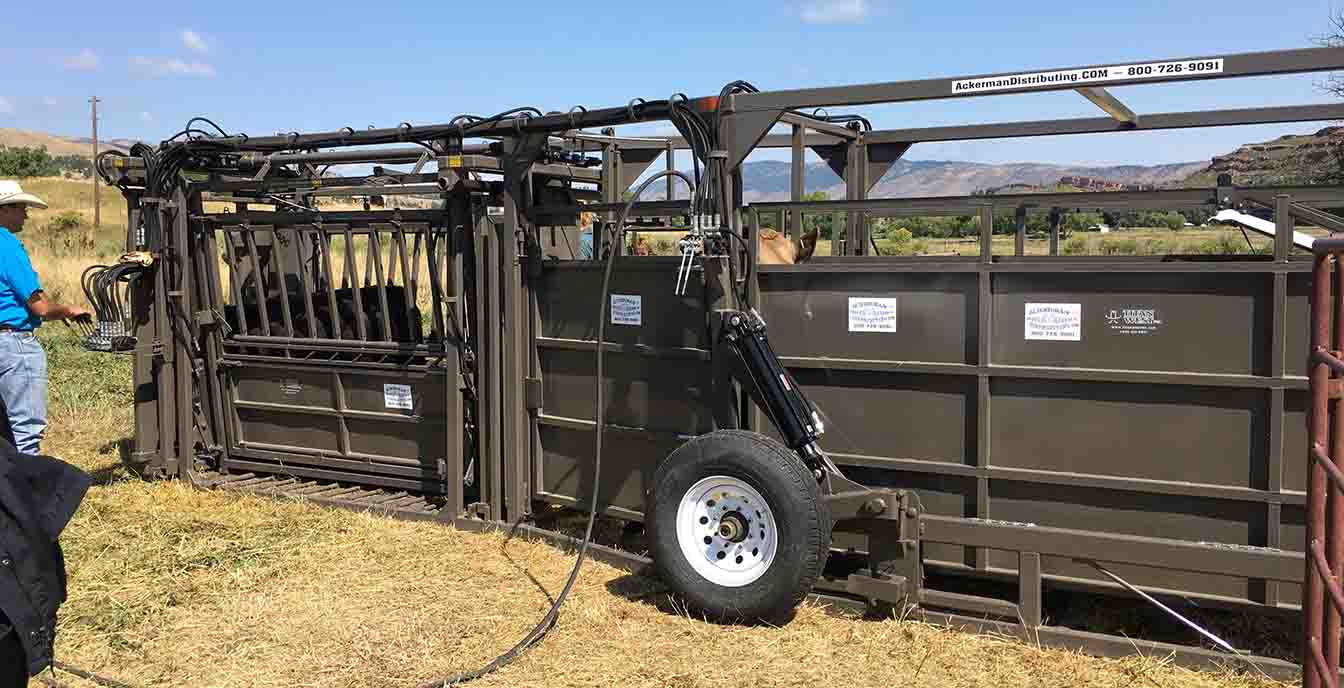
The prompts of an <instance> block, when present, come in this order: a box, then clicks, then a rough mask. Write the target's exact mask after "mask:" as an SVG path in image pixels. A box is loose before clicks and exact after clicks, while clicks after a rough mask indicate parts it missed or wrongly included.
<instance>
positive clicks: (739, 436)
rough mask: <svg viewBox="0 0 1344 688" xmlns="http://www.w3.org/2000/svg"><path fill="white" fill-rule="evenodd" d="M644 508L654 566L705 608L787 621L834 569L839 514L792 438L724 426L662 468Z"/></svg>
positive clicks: (712, 613)
mask: <svg viewBox="0 0 1344 688" xmlns="http://www.w3.org/2000/svg"><path fill="white" fill-rule="evenodd" d="M645 514H646V516H647V518H648V520H649V528H648V531H649V534H650V545H651V550H652V553H653V561H654V567H655V569H656V570H657V572H658V574H659V575H660V576H661V577H662V579H663V580H664V581H665V582H666V583H667V584H668V585H669V586H670V587H671V588H672V590H673V591H674V592H676V593H677V594H678V595H680V596H681V597H682V598H683V599H684V600H685V601H686V602H687V604H688V605H689V606H690V607H691V608H692V609H694V610H695V611H696V612H697V613H699V614H703V615H705V616H708V617H711V618H714V619H717V620H722V621H732V622H737V621H745V622H757V621H764V622H767V623H781V622H785V621H788V620H789V619H790V618H791V617H792V616H793V611H794V608H795V607H796V606H797V605H798V603H799V602H801V601H802V600H803V598H804V597H805V596H806V595H807V593H808V592H809V591H810V590H811V589H812V584H813V583H814V582H816V580H817V576H819V575H820V574H821V570H822V568H823V567H824V566H825V565H826V554H827V552H828V551H829V549H830V541H831V519H830V513H829V512H828V511H827V509H826V505H825V503H824V502H822V499H821V490H820V488H819V487H818V485H817V481H816V479H815V478H814V477H813V476H812V473H811V471H809V470H808V469H807V467H806V466H805V465H804V464H803V462H802V461H801V460H800V459H799V458H798V457H797V456H796V455H795V454H794V453H793V452H792V451H790V450H789V449H788V447H785V446H784V445H783V444H780V443H779V442H777V441H775V440H772V439H770V438H767V437H765V436H763V435H759V434H756V433H752V432H744V431H739V430H720V431H717V432H712V433H710V434H707V435H703V436H701V437H697V438H695V439H693V440H691V441H690V442H687V443H686V444H684V445H682V446H680V447H678V448H677V450H676V451H674V452H672V453H671V454H670V455H668V457H667V458H666V459H664V460H663V462H662V464H661V465H659V466H658V470H657V472H655V473H654V478H653V487H652V489H651V490H650V492H649V494H648V504H647V505H646V508H645Z"/></svg>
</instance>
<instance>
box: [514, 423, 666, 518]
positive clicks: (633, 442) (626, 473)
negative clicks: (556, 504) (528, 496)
mask: <svg viewBox="0 0 1344 688" xmlns="http://www.w3.org/2000/svg"><path fill="white" fill-rule="evenodd" d="M540 434H541V446H542V456H541V462H542V468H541V480H542V483H541V485H539V486H538V489H540V490H542V491H544V492H547V493H551V494H557V495H565V496H569V497H571V498H573V497H577V498H579V500H580V501H582V500H583V499H584V498H586V496H587V495H590V494H592V485H593V470H592V465H593V459H592V456H593V431H592V430H591V429H583V430H579V429H572V428H562V427H556V426H552V425H549V424H547V423H542V425H541V427H540ZM682 442H683V440H680V439H677V438H676V437H675V436H673V435H646V434H642V433H632V432H620V431H614V432H613V431H608V432H607V433H606V434H605V435H604V437H603V442H602V443H603V445H604V446H603V457H602V458H603V461H602V475H601V477H600V482H599V484H598V499H599V500H600V501H601V504H600V505H599V506H601V507H604V508H605V507H607V506H618V507H621V508H624V509H627V510H630V511H635V512H643V511H644V490H645V488H646V487H647V485H646V483H645V481H646V480H648V479H649V478H651V477H652V476H653V471H654V469H655V468H657V467H658V462H660V461H662V460H663V457H665V456H667V455H668V454H670V453H672V450H674V449H676V448H677V447H678V446H680V445H681V444H682Z"/></svg>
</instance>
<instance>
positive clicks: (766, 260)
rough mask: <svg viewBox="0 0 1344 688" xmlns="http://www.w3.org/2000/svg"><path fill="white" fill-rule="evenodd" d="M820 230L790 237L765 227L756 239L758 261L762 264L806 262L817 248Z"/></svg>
mask: <svg viewBox="0 0 1344 688" xmlns="http://www.w3.org/2000/svg"><path fill="white" fill-rule="evenodd" d="M817 239H818V231H817V230H815V229H814V230H812V231H811V232H808V233H807V234H804V235H802V236H800V237H798V238H797V239H790V238H789V237H787V236H784V235H783V234H781V233H779V232H776V231H775V230H773V229H763V230H761V233H760V235H759V236H758V237H757V239H756V248H757V251H756V255H757V262H758V263H760V264H761V265H794V264H797V263H805V262H807V261H808V260H809V259H810V258H812V254H813V253H815V252H816V250H817Z"/></svg>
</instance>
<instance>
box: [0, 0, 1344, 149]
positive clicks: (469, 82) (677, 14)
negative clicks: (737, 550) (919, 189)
mask: <svg viewBox="0 0 1344 688" xmlns="http://www.w3.org/2000/svg"><path fill="white" fill-rule="evenodd" d="M1341 2H1344V0H1333V2H1332V1H1331V0H1279V1H1277V2H1266V1H1265V0H1221V1H1220V2H1217V3H1192V2H1155V1H1148V0H1127V1H1126V2H1123V3H1118V2H1117V3H1086V2H1076V1H1075V2H1034V3H1008V2H1002V1H1001V0H1000V1H993V2H970V1H965V2H963V1H958V0H940V1H938V2H928V1H926V0H921V1H919V2H916V1H914V0H784V1H783V2H770V1H760V0H729V1H726V2H725V1H724V0H719V1H717V2H701V1H699V0H683V1H681V2H656V3H625V2H589V3H583V2H534V1H532V0H512V1H510V2H487V3H483V2H471V3H458V2H404V3H398V2H383V3H373V4H370V3H349V4H343V3H339V2H338V3H323V4H322V5H320V6H319V5H317V4H316V3H293V2H274V1H272V2H266V3H254V2H245V1H240V2H226V3H208V4H207V3H182V2H172V3H160V2H156V1H154V0H144V1H142V2H136V3H129V4H126V3H107V2H96V3H94V2H59V3H58V2H47V3H27V4H28V7H27V8H25V11H24V13H23V14H24V16H23V17H21V18H20V17H17V16H12V17H10V18H9V20H8V21H9V22H15V21H21V25H19V26H15V25H11V26H8V27H4V28H6V29H8V30H5V31H4V32H3V35H4V36H5V39H4V40H3V42H0V65H3V66H5V67H6V68H5V69H0V127H17V128H22V129H37V130H42V131H50V132H53V133H60V134H80V135H84V134H87V131H88V104H87V102H86V101H87V99H88V97H89V95H90V94H92V93H95V92H96V93H97V94H98V96H99V97H100V98H101V99H102V103H101V104H100V114H101V124H100V133H102V134H103V135H104V136H118V137H121V136H128V137H140V138H145V139H149V140H154V141H157V140H159V139H162V138H163V137H165V136H167V135H170V134H172V133H173V132H175V131H177V130H178V129H180V128H181V125H182V123H183V122H184V121H185V120H186V119H187V118H189V117H191V116H192V115H198V114H199V115H206V116H209V117H211V118H212V119H215V120H216V121H217V122H219V123H220V124H221V125H223V126H224V127H225V128H227V129H229V130H231V131H245V132H248V133H252V134H259V133H274V132H275V131H278V130H285V131H289V130H301V131H313V130H333V129H338V128H340V127H343V126H352V127H366V126H369V125H376V126H393V125H396V124H397V123H398V122H401V121H410V122H414V123H430V122H444V121H447V120H448V119H450V118H452V116H454V115H456V114H458V113H463V112H470V113H478V114H490V113H494V112H497V111H500V110H503V109H507V108H511V107H516V106H522V105H534V106H537V107H539V108H541V109H543V110H553V109H560V110H567V109H569V108H570V107H571V106H573V105H576V104H583V105H586V106H589V107H598V106H611V105H619V104H623V103H625V102H626V101H628V100H629V99H631V98H633V97H636V96H640V97H644V98H649V99H652V98H662V97H666V96H667V95H669V94H671V93H673V92H676V91H682V92H686V93H689V94H691V95H705V94H710V93H717V92H718V89H719V88H720V87H721V86H722V84H723V83H725V82H727V81H729V80H732V79H746V80H749V81H752V82H753V83H755V84H756V85H757V86H759V87H761V88H762V89H767V90H768V89H784V88H798V87H807V86H821V85H834V84H845V83H867V82H875V81H891V80H900V79H914V78H924V77H942V76H956V75H961V74H977V73H986V72H996V71H1009V70H1018V69H1023V70H1027V69H1034V68H1048V67H1066V66H1075V65H1085V64H1095V63H1105V62H1125V61H1130V60H1145V59H1157V58H1178V57H1187V56H1197V55H1205V54H1218V53H1231V52H1243V51H1254V50H1272V49H1281V48H1295V47H1304V46H1308V45H1311V42H1312V38H1313V37H1315V36H1318V35H1320V34H1321V33H1323V32H1325V31H1326V30H1327V29H1328V28H1329V23H1328V17H1329V16H1330V14H1331V13H1332V11H1335V10H1338V9H1339V8H1340V5H1341ZM319 7H320V9H319ZM370 7H372V8H373V9H372V10H370V9H369V8H370ZM4 23H5V22H0V26H3V24H4ZM90 27H93V28H90ZM16 67H17V68H16ZM1322 78H1323V75H1315V76H1303V77H1268V78H1259V79H1240V80H1227V81H1213V82H1206V83H1195V84H1181V85H1156V86H1146V87H1142V86H1141V87H1126V88H1119V89H1115V92H1116V93H1117V95H1120V96H1122V97H1123V99H1124V100H1125V101H1126V102H1127V103H1129V104H1130V105H1131V106H1132V107H1133V108H1134V109H1135V110H1136V111H1138V112H1140V113H1143V112H1169V111H1183V110H1198V109H1209V108H1216V107H1251V106H1261V105H1287V104H1298V103H1308V102H1325V101H1328V100H1329V99H1330V96H1328V95H1327V94H1325V93H1323V92H1322V91H1321V90H1320V88H1319V87H1318V84H1319V82H1320V81H1321V80H1322ZM863 112H864V113H865V114H868V115H869V116H870V118H871V119H872V120H873V121H874V123H875V125H876V126H877V127H879V128H887V127H911V126H927V125H935V124H958V123H979V122H993V121H1011V120H1020V119H1048V118H1054V117H1082V116H1096V115H1097V114H1098V112H1099V111H1098V110H1096V108H1095V107H1094V106H1092V105H1091V104H1090V103H1088V102H1087V101H1085V100H1083V99H1082V98H1081V97H1079V96H1077V95H1076V94H1073V93H1069V92H1064V93H1052V94H1037V95H1028V96H1001V97H984V98H976V99H970V100H959V101H955V100H954V101H939V102H933V103H922V104H904V105H898V106H883V107H876V108H867V109H864V110H863ZM1313 126H1314V125H1312V124H1304V125H1293V126H1262V127H1241V128H1222V129H1210V130H1197V131H1193V132H1171V133H1145V134H1141V135H1092V136H1074V137H1054V138H1047V139H1028V140H1018V141H984V142H968V143H948V144H922V145H921V146H916V147H915V148H913V149H912V150H911V151H910V153H909V154H908V157H910V158H914V159H955V160H973V161H981V162H1011V161H1040V162H1061V163H1097V164H1117V163H1159V162H1176V161H1186V160H1199V159H1205V158H1208V157H1210V156H1212V155H1215V154H1219V153H1223V152H1227V151H1229V150H1231V149H1232V148H1234V147H1235V146H1237V145H1238V144H1240V143H1243V142H1247V141H1255V140H1263V139H1266V138H1271V137H1273V136H1277V135H1279V134H1282V133H1288V132H1298V131H1305V130H1309V129H1311V128H1312V127H1313ZM641 132H642V133H653V130H652V128H650V127H644V128H635V129H631V130H629V133H632V134H634V133H641ZM767 157H768V155H767Z"/></svg>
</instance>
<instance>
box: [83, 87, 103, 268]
mask: <svg viewBox="0 0 1344 688" xmlns="http://www.w3.org/2000/svg"><path fill="white" fill-rule="evenodd" d="M89 104H90V105H92V106H93V165H97V164H98V96H93V97H92V98H89ZM90 169H92V170H93V174H91V175H89V178H90V180H91V181H92V182H93V228H94V229H98V227H100V226H101V225H102V219H103V218H102V216H101V213H100V212H99V211H100V208H99V207H98V170H97V168H96V167H93V166H90ZM92 238H93V237H91V236H88V237H85V243H88V244H90V245H92V244H93V242H92V241H91V239H92Z"/></svg>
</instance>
